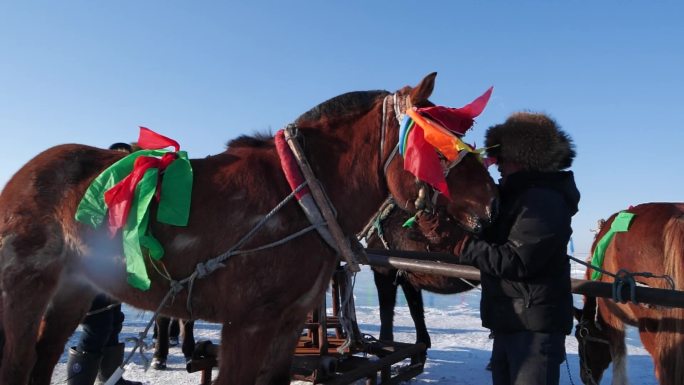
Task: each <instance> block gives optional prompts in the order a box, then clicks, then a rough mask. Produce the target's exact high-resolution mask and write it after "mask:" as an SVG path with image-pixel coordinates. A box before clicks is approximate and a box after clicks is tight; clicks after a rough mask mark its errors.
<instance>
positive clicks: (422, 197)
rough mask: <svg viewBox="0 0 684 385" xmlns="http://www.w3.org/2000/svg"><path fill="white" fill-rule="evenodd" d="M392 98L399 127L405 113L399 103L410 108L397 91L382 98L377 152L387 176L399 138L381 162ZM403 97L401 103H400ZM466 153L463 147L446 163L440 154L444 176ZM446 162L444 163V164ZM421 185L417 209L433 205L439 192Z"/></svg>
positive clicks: (384, 173)
mask: <svg viewBox="0 0 684 385" xmlns="http://www.w3.org/2000/svg"><path fill="white" fill-rule="evenodd" d="M390 98H392V107H393V110H394V118H395V119H396V121H397V125H398V126H399V127H401V124H402V120H403V119H404V116H405V113H403V112H401V104H403V105H404V106H405V110H406V109H408V108H412V103H411V100H410V99H409V97H408V96H404V97H403V98H402V96H400V95H398V93H396V92H395V93H393V94H390V95H387V96H385V98H384V99H383V100H382V124H381V126H380V153H379V160H380V164H381V165H382V175H384V176H385V178H386V177H387V169H388V168H389V165H390V163H392V161H393V160H394V159H395V157H396V155H397V153H398V152H399V141H400V140H401V138H398V140H397V144H396V145H395V146H394V147H393V148H392V151H391V152H390V153H389V155H388V156H387V158H386V160H385V162H382V158H383V155H384V153H385V150H384V147H385V141H386V139H385V136H386V134H387V121H388V119H387V101H388V100H389V99H390ZM402 99H403V103H402ZM398 135H399V130H397V136H398ZM466 155H468V151H467V150H465V149H463V150H460V151H459V152H458V156H457V157H456V159H454V160H453V161H451V162H449V163H446V158H444V157H443V156H442V155H441V154H440V159H441V160H442V164H443V166H442V167H443V170H442V171H443V173H444V177H445V178H446V177H448V176H449V173H450V172H451V170H452V169H453V168H454V167H456V166H458V164H459V163H461V161H462V160H463V159H464V158H465V157H466ZM445 163H446V164H445ZM420 183H421V184H422V185H421V187H420V189H419V190H418V196H417V197H416V200H415V202H414V206H415V207H416V209H418V210H422V209H425V208H426V207H428V206H430V205H431V206H434V205H435V204H436V202H437V198H438V197H439V192H438V191H437V190H435V189H434V188H432V187H430V186H429V185H428V184H427V183H424V182H420ZM427 190H432V194H431V195H432V197H431V198H430V200H427V195H428V192H427Z"/></svg>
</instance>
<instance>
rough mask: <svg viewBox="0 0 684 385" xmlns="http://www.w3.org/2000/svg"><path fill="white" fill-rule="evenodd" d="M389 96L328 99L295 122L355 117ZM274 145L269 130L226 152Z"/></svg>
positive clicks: (378, 92) (347, 95)
mask: <svg viewBox="0 0 684 385" xmlns="http://www.w3.org/2000/svg"><path fill="white" fill-rule="evenodd" d="M388 94H389V92H387V91H381V90H374V91H354V92H347V93H344V94H342V95H338V96H335V97H334V98H331V99H328V100H326V101H325V102H323V103H320V104H319V105H317V106H315V107H314V108H312V109H310V110H309V111H307V112H305V113H303V114H302V115H300V116H299V117H298V118H297V119H296V120H295V123H297V124H303V123H304V122H306V123H309V124H310V123H312V122H317V121H319V120H321V119H323V118H326V119H339V118H343V117H345V116H351V115H352V113H353V114H354V115H356V114H359V113H365V112H367V111H369V110H370V109H371V108H372V107H373V102H375V100H377V98H378V97H380V96H385V95H388ZM272 145H273V133H272V132H270V130H269V131H268V132H258V133H255V134H254V135H251V136H250V135H240V136H238V137H237V138H235V139H232V140H230V141H229V142H228V143H227V144H226V151H230V150H231V149H237V148H244V147H250V148H266V147H270V146H272Z"/></svg>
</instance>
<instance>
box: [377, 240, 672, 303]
mask: <svg viewBox="0 0 684 385" xmlns="http://www.w3.org/2000/svg"><path fill="white" fill-rule="evenodd" d="M366 255H367V256H368V264H369V265H371V266H382V267H393V268H395V269H399V270H406V271H410V272H415V273H425V274H435V275H443V276H447V277H454V278H463V279H469V280H474V281H479V280H480V271H479V270H478V269H476V268H474V267H472V266H464V265H457V264H454V263H451V261H449V259H451V260H452V261H453V258H454V257H453V255H450V254H445V253H425V252H416V251H399V250H381V249H366ZM394 255H401V256H402V258H399V257H395V256H394ZM571 285H572V289H571V290H572V292H573V293H575V294H582V295H587V296H590V297H603V298H613V284H612V283H610V282H598V281H587V280H584V279H575V278H572V280H571ZM635 292H636V296H635V297H636V300H637V302H639V303H645V304H651V305H660V306H669V307H678V308H684V292H682V291H678V290H669V289H658V288H652V287H641V286H637V287H636V288H635ZM622 298H623V299H627V300H629V299H630V295H629V287H628V286H627V285H624V287H623V293H622Z"/></svg>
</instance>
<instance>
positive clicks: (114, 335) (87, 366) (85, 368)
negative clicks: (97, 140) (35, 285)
mask: <svg viewBox="0 0 684 385" xmlns="http://www.w3.org/2000/svg"><path fill="white" fill-rule="evenodd" d="M109 149H110V150H115V151H122V152H126V153H130V152H131V150H132V149H131V146H130V145H129V144H127V143H114V144H112V145H111V146H110V147H109ZM88 314H89V315H88V316H86V317H85V318H84V319H83V321H82V322H81V327H82V329H83V333H81V338H80V339H79V341H78V344H77V345H76V346H75V347H72V348H71V349H69V361H68V362H67V385H93V384H94V383H95V380H96V379H97V383H98V384H104V383H105V382H106V381H107V380H108V379H109V377H110V376H111V375H112V374H114V372H115V371H116V369H117V368H118V367H119V366H120V365H121V364H122V363H123V358H124V344H123V343H121V342H119V333H120V332H121V328H122V326H123V321H124V314H123V312H122V311H121V304H119V303H117V302H116V301H113V300H112V299H111V298H109V297H108V296H106V295H105V294H98V295H97V296H96V297H95V299H94V300H93V303H92V305H91V306H90V311H89V312H88ZM116 385H142V383H141V382H137V381H128V380H124V379H123V378H120V379H119V380H118V381H117V382H116Z"/></svg>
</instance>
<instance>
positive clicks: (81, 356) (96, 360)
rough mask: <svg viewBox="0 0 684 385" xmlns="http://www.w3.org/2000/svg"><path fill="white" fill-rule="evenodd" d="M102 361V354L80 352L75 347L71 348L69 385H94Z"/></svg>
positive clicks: (68, 373) (68, 367)
mask: <svg viewBox="0 0 684 385" xmlns="http://www.w3.org/2000/svg"><path fill="white" fill-rule="evenodd" d="M101 360H102V355H101V354H97V353H86V352H79V351H78V350H76V348H75V347H72V348H70V349H69V361H68V362H67V385H93V383H95V377H97V370H98V369H99V368H100V361H101Z"/></svg>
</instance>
